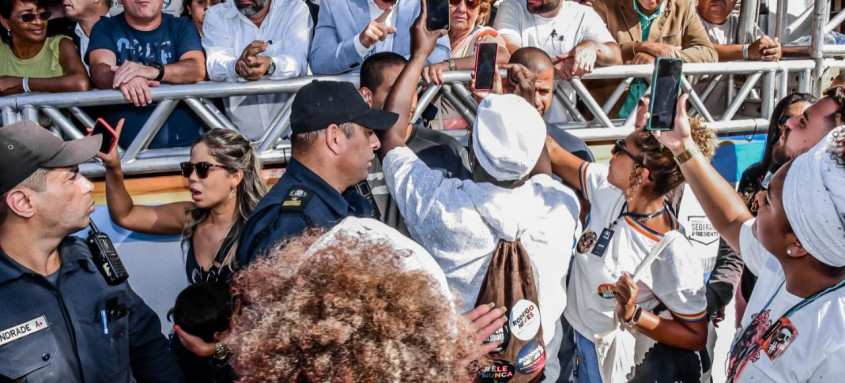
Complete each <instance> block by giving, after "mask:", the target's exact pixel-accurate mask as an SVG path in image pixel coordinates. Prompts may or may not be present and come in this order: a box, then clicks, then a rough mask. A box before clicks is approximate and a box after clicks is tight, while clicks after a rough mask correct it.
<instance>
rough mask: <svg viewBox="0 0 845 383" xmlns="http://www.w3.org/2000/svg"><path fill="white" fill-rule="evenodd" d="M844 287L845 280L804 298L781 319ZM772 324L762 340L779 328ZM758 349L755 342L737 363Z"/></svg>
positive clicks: (736, 340) (758, 343) (743, 334)
mask: <svg viewBox="0 0 845 383" xmlns="http://www.w3.org/2000/svg"><path fill="white" fill-rule="evenodd" d="M784 283H786V280H783V281H782V282H781V283H780V286H778V289H777V290H776V291H775V293H774V294H773V295H772V296H771V297H770V298H769V301H768V302H766V305H765V306H763V308H762V309H760V311H759V312H758V313H757V315H760V314H761V313H762V312H763V311H766V309H767V308H769V305H770V304H772V301H774V299H775V297H776V296H777V295H778V294H779V293H780V289H782V288H783V285H784ZM842 286H845V280H842V281H840V282H839V283H837V284H835V285H833V286H831V287H828V288H826V289H824V290H822V291H819V292H817V293H815V294H813V295H811V296H809V297H807V298H804V299H803V300H802V301H801V302H798V303H797V304H795V306H792V308H790V309H789V310H787V311H786V313H784V314H783V315H782V316H781V318H789V317H790V316H792V314H795V313H796V312H797V311H798V310H801V309H802V308H804V307H806V306H807V305H809V304H810V303H813V302H815V301H816V300H817V299H819V298H821V297H822V296H824V295H825V294H828V293H831V292H833V291H836V290H838V289H839V288H841V287H842ZM772 323H773V325H772V326H770V327H769V329H767V330H766V332H765V333H763V336H762V337H761V338H760V339H766V338H768V337H770V336H771V335H772V333H773V332H774V330H775V328H776V327H777V326H775V325H774V322H772ZM749 330H750V327H749V328H746V329H745V331H743V332H742V335H740V336H739V337H738V338H737V339H735V340H734V343H733V345H731V350H733V349H734V348H736V344H737V343H738V342H739V341H740V340H741V339H742V338H744V337H745V334H746V333H747V332H748V331H749ZM758 348H760V342H754V344H753V345H751V346H750V347H748V348H747V349H745V351H744V352H743V353H742V355H740V356H739V358H737V359H736V360H737V362H739V361H741V360H743V359H745V358H746V357H747V356H748V354H751V353H752V352H754V351H755V350H757V349H758ZM728 373H729V374H732V372H731V371H728Z"/></svg>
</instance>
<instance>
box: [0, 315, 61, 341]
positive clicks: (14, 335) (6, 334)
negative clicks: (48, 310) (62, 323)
mask: <svg viewBox="0 0 845 383" xmlns="http://www.w3.org/2000/svg"><path fill="white" fill-rule="evenodd" d="M47 327H50V324H48V323H47V317H46V316H44V315H42V316H40V317H38V318H35V319H33V320H30V321H29V322H24V323H21V324H19V325H15V326H12V327H9V328H7V329H5V330H3V331H0V346H2V345H4V344H6V343H9V342H13V341H16V340H18V339H20V338H23V337H25V336H27V335H31V334H34V333H36V332H39V331H41V330H43V329H45V328H47Z"/></svg>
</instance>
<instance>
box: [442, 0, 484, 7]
mask: <svg viewBox="0 0 845 383" xmlns="http://www.w3.org/2000/svg"><path fill="white" fill-rule="evenodd" d="M461 1H463V2H465V3H466V4H467V8H469V9H475V8H478V6H479V5H481V0H449V4H452V5H454V6H456V7H457V6H459V5H461Z"/></svg>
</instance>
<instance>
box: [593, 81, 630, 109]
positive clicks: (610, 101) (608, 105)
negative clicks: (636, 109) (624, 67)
mask: <svg viewBox="0 0 845 383" xmlns="http://www.w3.org/2000/svg"><path fill="white" fill-rule="evenodd" d="M632 82H634V78H633V77H626V78H625V79H624V80H622V82H620V83H619V85H617V86H616V89H614V90H613V93H611V94H610V97H608V98H607V101H605V102H604V105H602V106H601V110H603V111H604V113H605V114H606V113H610V110H611V109H613V106H614V105H616V103H617V102H618V101H619V98H620V97H622V94H623V93H624V92H625V90H626V89H628V86H629V85H631V83H632Z"/></svg>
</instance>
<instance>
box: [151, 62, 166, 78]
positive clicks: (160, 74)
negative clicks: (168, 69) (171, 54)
mask: <svg viewBox="0 0 845 383" xmlns="http://www.w3.org/2000/svg"><path fill="white" fill-rule="evenodd" d="M152 67H153V68H156V69H158V76H156V78H154V79H153V81H161V80H162V79H164V65H162V64H153V65H152Z"/></svg>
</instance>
